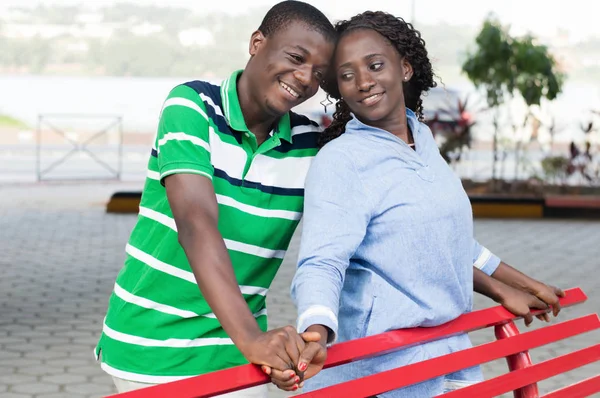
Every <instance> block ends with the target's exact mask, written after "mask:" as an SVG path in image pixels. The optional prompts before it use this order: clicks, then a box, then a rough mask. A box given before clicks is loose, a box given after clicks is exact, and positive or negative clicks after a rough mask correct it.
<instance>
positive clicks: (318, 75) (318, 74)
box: [315, 71, 323, 80]
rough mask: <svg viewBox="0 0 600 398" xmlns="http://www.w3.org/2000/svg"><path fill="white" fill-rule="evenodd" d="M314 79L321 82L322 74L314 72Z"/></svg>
mask: <svg viewBox="0 0 600 398" xmlns="http://www.w3.org/2000/svg"><path fill="white" fill-rule="evenodd" d="M315 77H316V78H317V80H323V72H321V71H316V72H315Z"/></svg>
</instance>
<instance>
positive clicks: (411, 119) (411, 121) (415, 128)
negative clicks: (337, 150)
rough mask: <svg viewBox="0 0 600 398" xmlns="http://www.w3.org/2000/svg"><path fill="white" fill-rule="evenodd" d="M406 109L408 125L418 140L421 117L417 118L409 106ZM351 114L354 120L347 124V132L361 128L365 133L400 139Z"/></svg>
mask: <svg viewBox="0 0 600 398" xmlns="http://www.w3.org/2000/svg"><path fill="white" fill-rule="evenodd" d="M405 109H406V121H407V123H408V126H409V127H410V131H411V132H412V134H413V137H414V139H415V140H416V139H417V138H416V137H417V135H419V130H420V126H421V123H420V122H419V119H417V115H416V114H415V113H414V112H413V111H412V110H410V109H408V108H405ZM350 114H351V115H352V120H350V121H349V122H348V123H347V124H346V132H351V131H353V130H359V131H361V132H363V133H364V132H365V131H368V132H370V133H373V134H374V135H377V136H381V137H388V136H391V137H394V138H396V139H398V138H397V137H396V136H394V135H393V134H390V132H389V131H385V130H382V129H380V128H377V127H373V126H369V125H367V124H364V123H363V122H361V121H360V120H358V118H357V117H356V115H354V113H350ZM382 133H385V135H382Z"/></svg>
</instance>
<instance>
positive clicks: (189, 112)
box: [96, 71, 319, 383]
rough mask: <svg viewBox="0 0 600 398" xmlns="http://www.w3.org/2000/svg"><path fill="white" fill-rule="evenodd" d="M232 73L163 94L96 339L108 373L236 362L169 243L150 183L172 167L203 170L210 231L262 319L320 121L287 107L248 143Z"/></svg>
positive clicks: (160, 198) (159, 373) (154, 372)
mask: <svg viewBox="0 0 600 398" xmlns="http://www.w3.org/2000/svg"><path fill="white" fill-rule="evenodd" d="M241 73H242V71H238V72H235V73H234V74H232V75H231V77H230V78H229V79H227V80H225V81H224V82H223V84H222V85H221V86H220V87H219V86H215V85H212V84H210V83H207V82H203V81H194V82H189V83H185V84H182V85H180V86H177V87H175V88H174V89H173V90H172V91H171V93H170V94H169V96H168V98H167V99H166V101H165V103H164V106H163V109H162V114H161V118H160V122H159V126H158V133H157V137H156V141H155V143H154V147H153V149H152V156H151V157H150V161H149V163H148V176H147V179H146V183H145V186H144V190H143V195H142V199H141V203H140V211H139V216H138V221H137V223H136V225H135V227H134V229H133V231H132V233H131V237H130V239H129V243H128V244H127V247H126V253H127V257H126V260H125V265H124V267H123V269H122V270H121V271H120V273H119V275H118V277H117V281H116V283H115V287H114V291H113V294H112V295H111V297H110V301H109V306H108V313H107V315H106V319H105V321H104V326H103V330H102V336H101V338H100V341H99V343H98V346H97V348H96V355H97V356H100V354H101V358H102V368H103V369H104V370H105V371H106V372H108V373H109V374H111V375H113V376H117V377H120V378H123V379H127V380H133V381H139V382H146V383H163V382H169V381H173V380H178V379H181V378H185V377H189V376H192V375H198V374H203V373H207V372H212V371H215V370H220V369H224V368H228V367H231V366H236V365H241V364H244V363H246V360H245V359H244V357H243V356H242V354H241V353H240V352H239V351H238V349H237V348H236V347H235V346H234V344H233V343H232V341H231V339H230V338H229V337H228V336H227V334H226V333H225V331H224V330H223V329H222V327H221V325H220V324H219V321H218V320H217V319H216V317H215V315H214V314H213V313H212V311H211V309H210V307H209V306H208V304H207V302H206V301H205V299H204V297H203V296H202V294H201V293H200V290H199V289H198V286H197V284H196V280H195V278H194V275H193V273H192V270H191V268H190V265H189V263H188V260H187V258H186V256H185V253H184V251H183V248H182V247H181V246H180V244H179V243H178V239H177V228H176V226H175V222H174V219H173V214H172V212H171V208H170V206H169V203H168V201H167V195H166V190H165V188H164V186H163V184H162V183H161V182H162V180H163V179H164V178H165V177H166V176H168V175H171V174H175V173H192V174H200V175H203V176H205V177H206V178H209V179H211V180H212V182H213V185H214V190H215V193H216V197H217V201H218V203H219V231H220V232H221V234H222V236H223V239H224V240H225V244H226V246H227V249H228V251H229V255H230V257H231V262H232V264H233V268H234V271H235V274H236V277H237V280H238V283H239V286H240V290H241V292H242V293H243V295H244V298H245V299H246V302H247V303H248V307H249V308H250V310H251V311H252V312H253V313H254V315H255V317H256V320H257V322H258V324H259V326H260V328H261V329H262V330H266V329H267V312H266V307H265V296H266V294H267V291H268V289H269V286H270V285H271V282H272V281H273V278H274V277H275V274H276V272H277V270H278V268H279V266H280V265H281V262H282V259H283V256H284V254H285V252H286V250H287V248H288V245H289V243H290V240H291V237H292V234H293V232H294V230H295V229H296V226H297V225H298V222H299V220H300V217H301V214H302V206H303V200H304V199H303V197H304V180H305V176H306V173H307V171H308V168H309V166H310V163H311V161H312V158H313V157H314V155H315V154H316V152H317V146H316V140H317V135H318V132H319V128H318V125H317V124H316V123H314V122H311V121H310V120H309V119H307V118H306V117H304V116H300V115H297V114H295V113H293V112H289V113H288V114H286V115H285V116H283V117H282V118H281V120H280V121H279V123H278V126H277V128H276V129H275V130H274V131H273V132H272V134H271V136H270V137H269V138H268V139H267V140H266V141H265V142H264V143H263V144H262V145H261V146H260V147H257V143H256V138H255V136H254V135H253V134H252V133H251V132H249V131H248V128H247V127H246V123H245V122H244V118H243V116H242V110H241V108H240V104H239V100H238V95H237V87H236V82H237V78H238V77H239V76H240V74H241ZM222 299H223V300H227V297H222Z"/></svg>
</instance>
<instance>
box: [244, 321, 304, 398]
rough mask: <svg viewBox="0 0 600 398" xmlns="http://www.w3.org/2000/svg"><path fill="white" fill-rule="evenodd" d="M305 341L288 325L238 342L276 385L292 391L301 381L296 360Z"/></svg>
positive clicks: (246, 355)
mask: <svg viewBox="0 0 600 398" xmlns="http://www.w3.org/2000/svg"><path fill="white" fill-rule="evenodd" d="M305 345H306V344H305V343H304V340H303V339H302V337H300V335H299V334H298V333H297V332H296V329H295V328H294V327H293V326H289V325H288V326H285V327H283V328H279V329H274V330H270V331H268V332H263V333H260V334H259V335H257V336H255V337H253V338H251V339H250V340H249V342H248V343H244V344H242V345H240V350H241V351H242V354H244V356H245V357H246V359H247V360H248V361H249V362H251V363H253V364H256V365H262V366H261V368H262V370H263V372H265V373H266V374H267V375H269V376H271V381H272V382H273V383H274V384H275V385H277V387H279V388H281V389H282V390H285V391H295V390H297V389H298V384H299V383H300V382H301V380H300V377H299V376H298V374H297V371H296V364H297V363H298V361H299V360H300V353H301V352H302V351H303V350H304V348H305Z"/></svg>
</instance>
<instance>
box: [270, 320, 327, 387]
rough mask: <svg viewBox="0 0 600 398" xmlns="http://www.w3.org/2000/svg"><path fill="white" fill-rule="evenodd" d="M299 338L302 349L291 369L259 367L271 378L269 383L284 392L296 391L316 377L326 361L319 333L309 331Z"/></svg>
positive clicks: (324, 348)
mask: <svg viewBox="0 0 600 398" xmlns="http://www.w3.org/2000/svg"><path fill="white" fill-rule="evenodd" d="M299 336H300V338H301V340H302V342H303V344H302V345H303V348H302V349H301V350H300V353H299V357H298V359H297V361H295V362H294V365H293V366H292V367H289V368H286V369H278V368H276V367H273V366H265V365H263V366H262V367H261V368H262V371H263V372H264V373H265V374H267V375H268V376H271V382H273V384H275V385H276V386H277V387H279V388H280V389H282V390H284V391H296V390H297V389H298V388H300V387H301V386H302V384H303V383H302V382H303V381H304V380H305V379H307V378H310V377H312V376H314V375H316V374H317V373H318V372H319V371H320V370H321V369H322V368H323V365H324V364H325V359H327V348H326V347H325V344H324V343H323V342H322V338H321V334H320V333H318V332H310V331H309V332H304V333H302V334H300V335H299Z"/></svg>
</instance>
